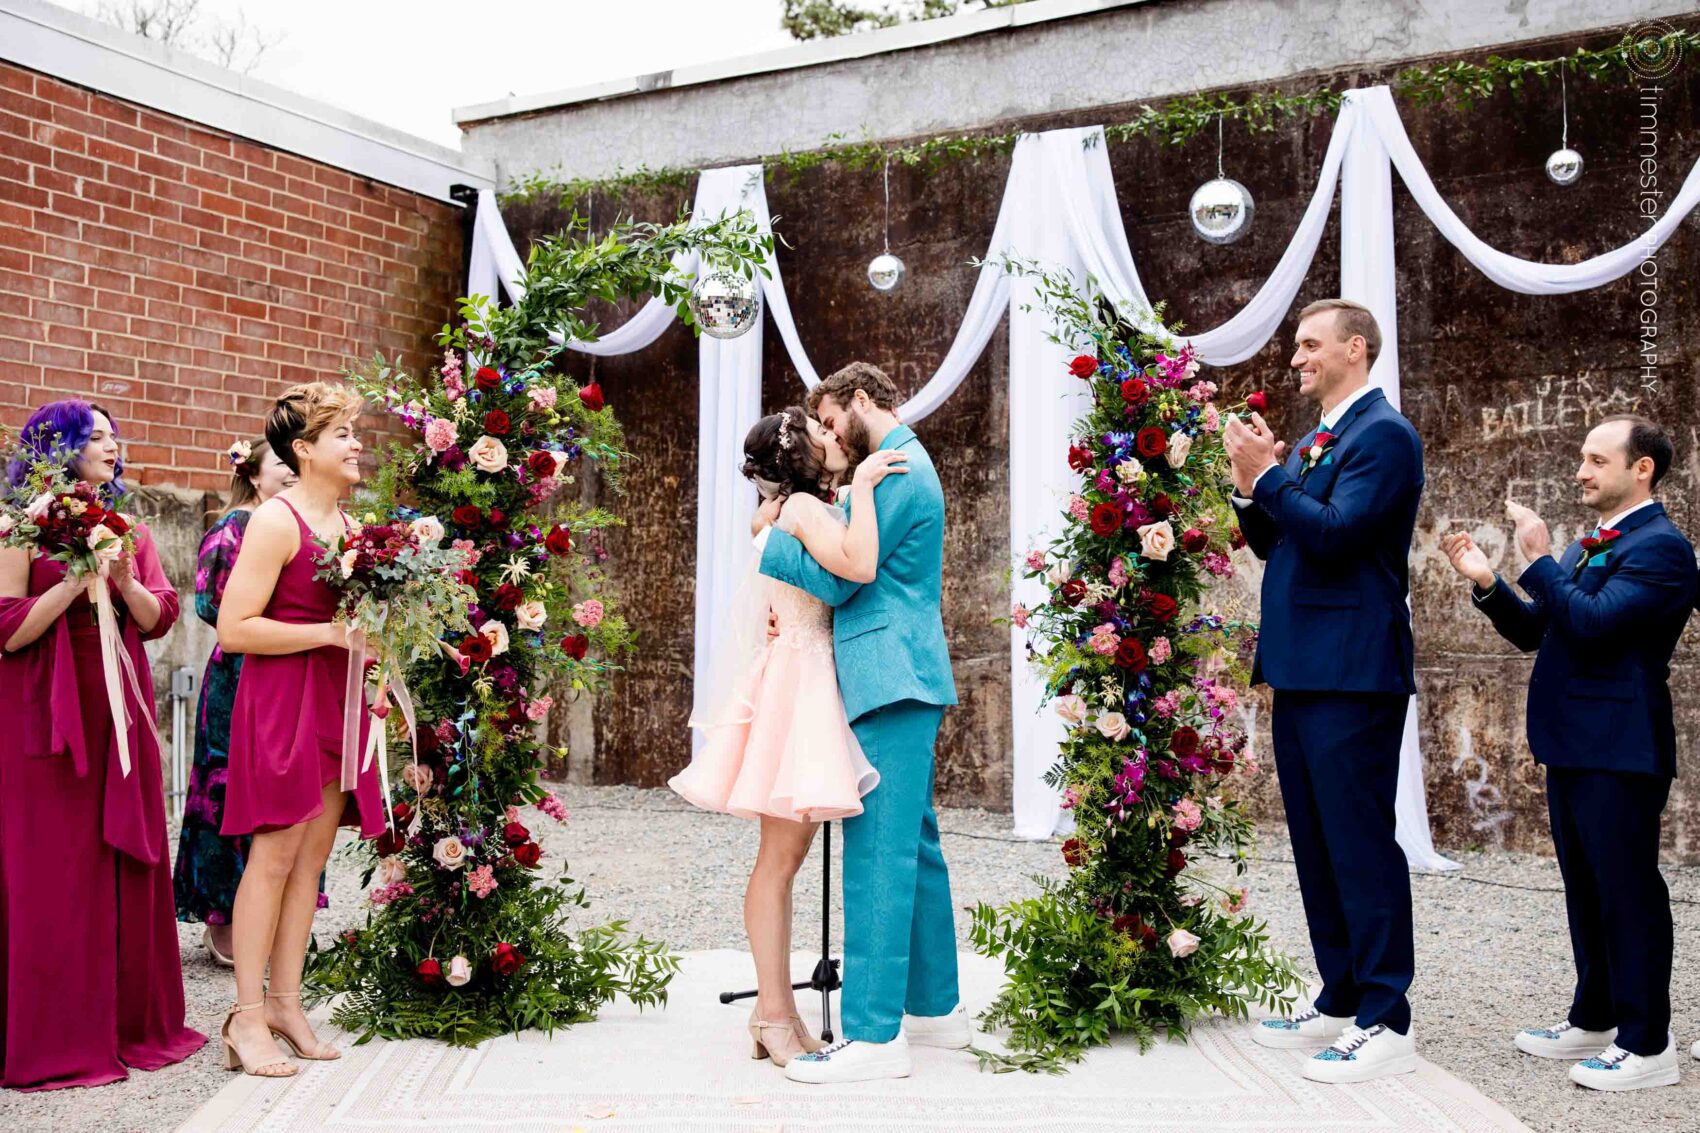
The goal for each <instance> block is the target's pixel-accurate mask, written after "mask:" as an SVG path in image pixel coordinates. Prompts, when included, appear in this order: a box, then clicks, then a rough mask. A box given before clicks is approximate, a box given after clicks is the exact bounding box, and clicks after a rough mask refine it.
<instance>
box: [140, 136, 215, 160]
mask: <svg viewBox="0 0 1700 1133" xmlns="http://www.w3.org/2000/svg"><path fill="white" fill-rule="evenodd" d="M153 148H154V152H155V153H157V154H159V155H160V156H161V157H163V158H168V159H169V160H171V161H180V162H182V163H183V164H184V165H185V166H193V165H199V164H201V158H202V154H203V153H204V152H205V151H204V150H201V149H199V148H198V147H196V146H192V145H189V144H187V143H185V142H179V141H177V140H175V139H173V138H163V137H161V138H155V139H154V142H153Z"/></svg>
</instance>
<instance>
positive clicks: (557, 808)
mask: <svg viewBox="0 0 1700 1133" xmlns="http://www.w3.org/2000/svg"><path fill="white" fill-rule="evenodd" d="M537 809H538V810H540V811H542V812H543V813H544V814H546V815H548V816H549V817H550V818H553V819H554V820H555V821H556V822H565V821H566V820H567V813H568V812H567V804H566V803H564V802H562V801H561V800H560V799H558V798H556V797H555V796H554V795H544V796H543V797H542V798H541V799H538V800H537Z"/></svg>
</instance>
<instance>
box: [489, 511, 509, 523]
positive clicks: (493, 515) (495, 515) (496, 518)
mask: <svg viewBox="0 0 1700 1133" xmlns="http://www.w3.org/2000/svg"><path fill="white" fill-rule="evenodd" d="M487 518H488V519H489V520H490V526H491V527H506V526H507V525H508V513H507V512H505V511H503V510H502V509H501V508H499V507H493V508H491V509H490V514H489V516H488V517H487Z"/></svg>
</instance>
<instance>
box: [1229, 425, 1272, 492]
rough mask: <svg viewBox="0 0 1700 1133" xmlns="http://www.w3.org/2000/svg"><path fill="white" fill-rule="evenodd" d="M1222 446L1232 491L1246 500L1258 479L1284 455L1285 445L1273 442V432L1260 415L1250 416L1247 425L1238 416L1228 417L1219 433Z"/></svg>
mask: <svg viewBox="0 0 1700 1133" xmlns="http://www.w3.org/2000/svg"><path fill="white" fill-rule="evenodd" d="M1222 447H1223V448H1225V449H1227V451H1228V463H1229V465H1230V466H1231V468H1232V470H1233V478H1234V491H1236V492H1237V493H1239V494H1240V495H1241V496H1246V497H1249V496H1250V495H1251V490H1252V487H1253V486H1254V485H1256V483H1257V478H1258V476H1260V475H1262V473H1263V470H1264V469H1265V468H1268V467H1269V466H1270V465H1271V464H1278V463H1279V462H1280V461H1281V460H1282V458H1283V457H1284V456H1285V454H1286V451H1287V443H1286V442H1285V441H1277V440H1276V439H1275V431H1274V430H1273V429H1271V428H1270V427H1269V424H1268V423H1267V422H1266V421H1264V419H1263V415H1262V414H1261V413H1253V414H1252V415H1251V424H1250V425H1247V424H1246V423H1245V422H1244V421H1243V420H1241V419H1240V418H1239V417H1238V416H1231V417H1229V418H1228V424H1227V426H1226V427H1225V428H1223V430H1222Z"/></svg>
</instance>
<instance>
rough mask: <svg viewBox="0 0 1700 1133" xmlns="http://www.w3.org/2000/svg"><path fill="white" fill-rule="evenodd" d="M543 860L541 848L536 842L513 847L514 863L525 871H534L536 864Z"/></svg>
mask: <svg viewBox="0 0 1700 1133" xmlns="http://www.w3.org/2000/svg"><path fill="white" fill-rule="evenodd" d="M542 858H543V847H542V846H539V845H538V844H537V843H536V842H527V843H526V844H525V845H523V846H515V847H514V861H516V862H518V863H519V864H520V865H522V866H524V867H525V868H526V869H536V868H537V863H538V862H539V861H541V860H542Z"/></svg>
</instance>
